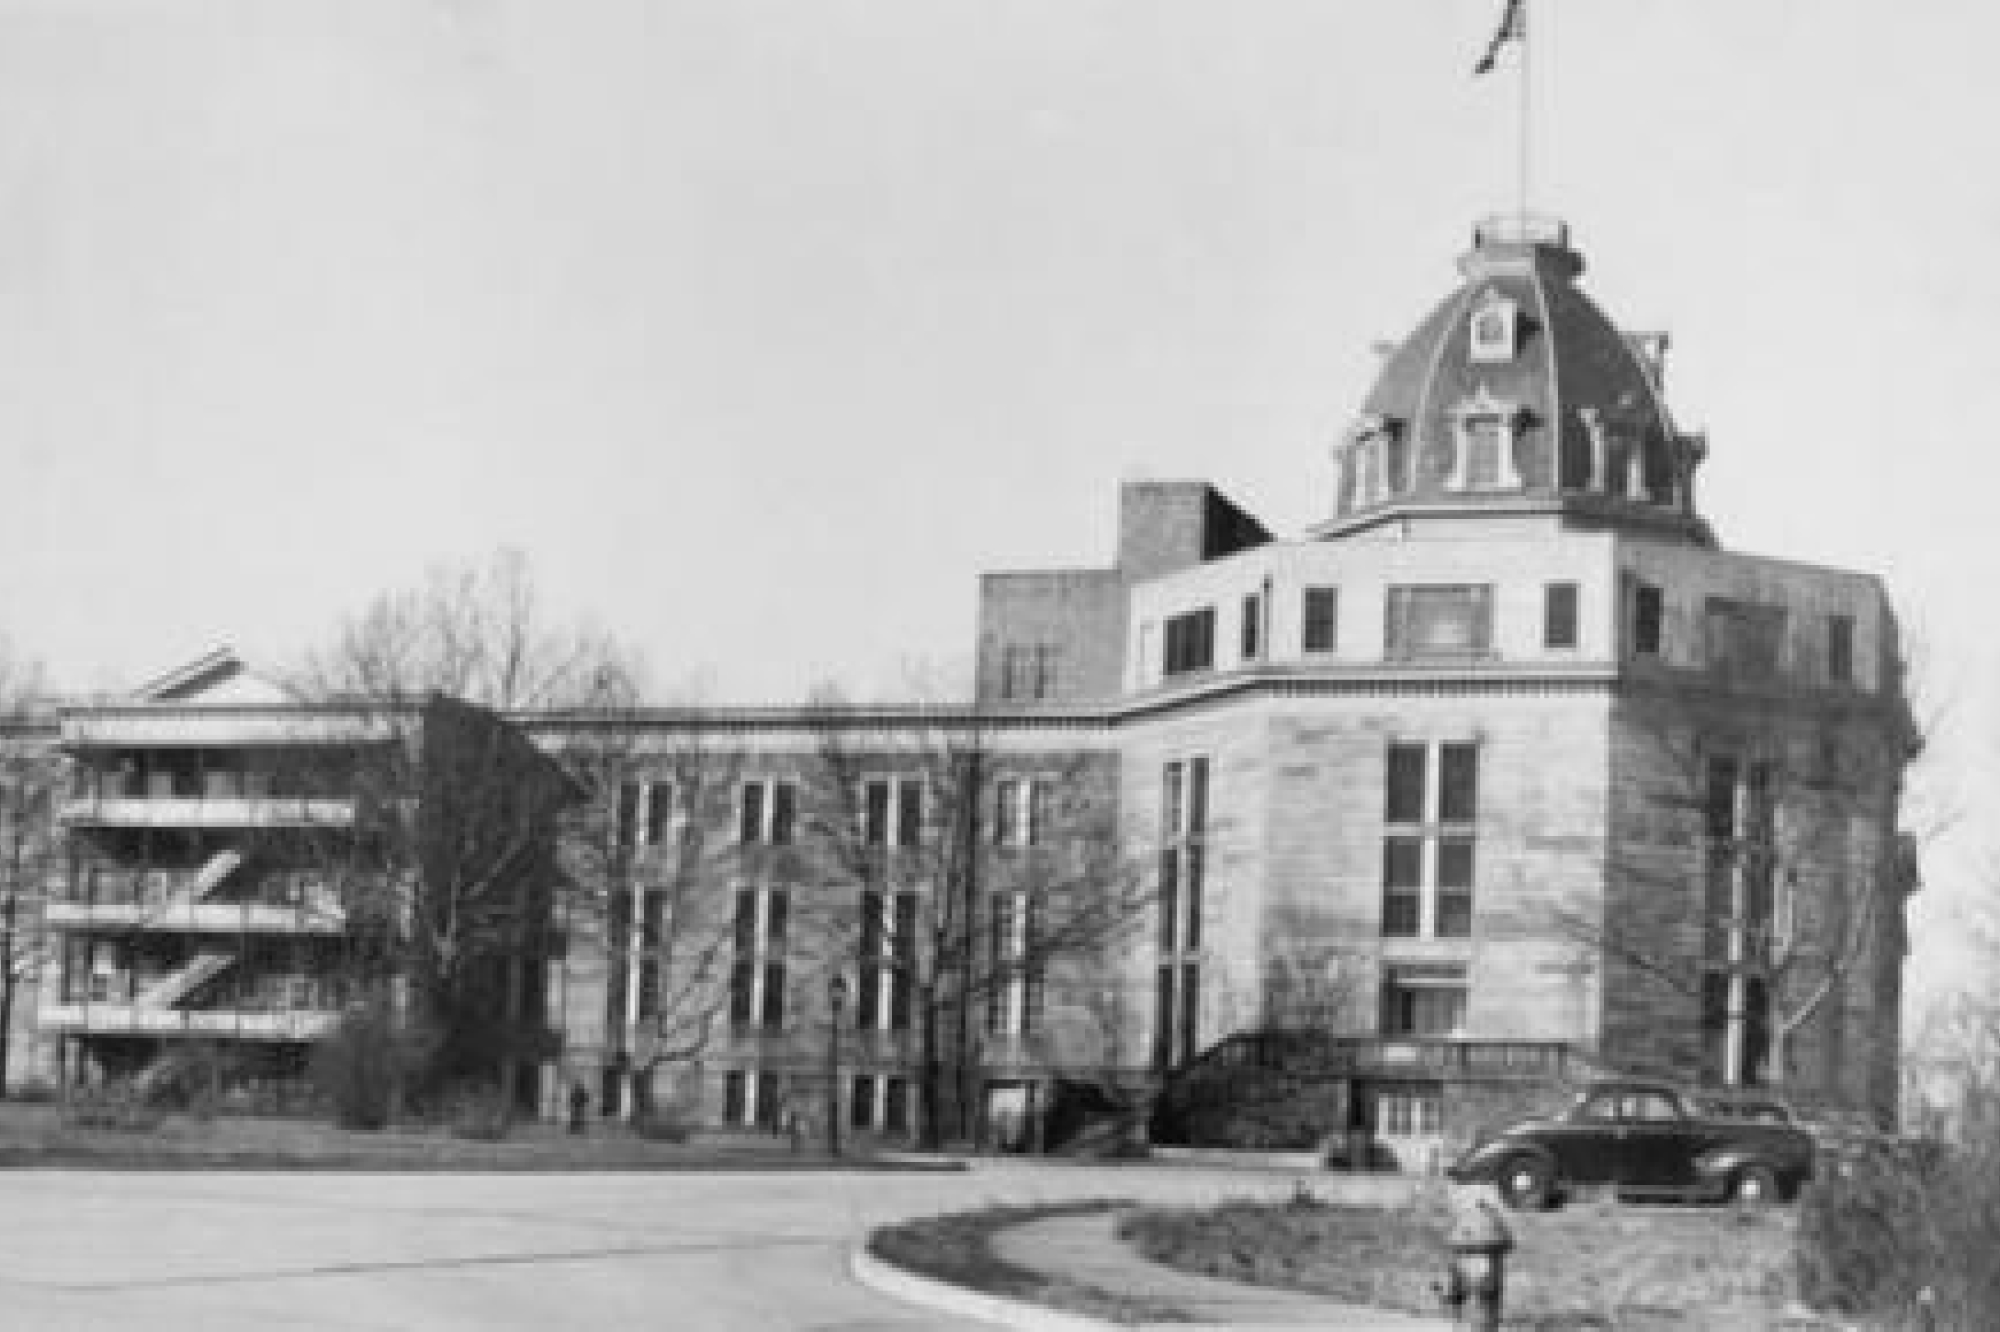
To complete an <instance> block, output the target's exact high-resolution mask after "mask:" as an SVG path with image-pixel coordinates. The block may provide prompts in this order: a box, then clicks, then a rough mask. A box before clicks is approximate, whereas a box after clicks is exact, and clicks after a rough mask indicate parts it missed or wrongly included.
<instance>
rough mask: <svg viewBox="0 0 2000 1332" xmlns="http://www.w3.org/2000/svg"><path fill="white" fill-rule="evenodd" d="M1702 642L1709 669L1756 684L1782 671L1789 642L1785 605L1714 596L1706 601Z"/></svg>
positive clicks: (1714, 673)
mask: <svg viewBox="0 0 2000 1332" xmlns="http://www.w3.org/2000/svg"><path fill="white" fill-rule="evenodd" d="M1702 641H1703V647H1704V650H1705V654H1706V657H1707V665H1708V669H1709V672H1710V673H1711V674H1713V675H1716V676H1719V677H1721V678H1723V679H1725V680H1729V681H1734V682H1738V683H1744V684H1754V683H1757V682H1760V681H1765V680H1770V679H1772V678H1773V677H1775V676H1776V675H1777V673H1778V666H1779V659H1780V657H1781V655H1782V654H1783V651H1784V643H1785V608H1784V607H1782V606H1769V605H1759V604H1757V603H1754V602H1748V601H1736V600H1732V599H1731V598H1728V597H1710V598H1708V600H1707V601H1706V602H1704V603H1703V604H1702Z"/></svg>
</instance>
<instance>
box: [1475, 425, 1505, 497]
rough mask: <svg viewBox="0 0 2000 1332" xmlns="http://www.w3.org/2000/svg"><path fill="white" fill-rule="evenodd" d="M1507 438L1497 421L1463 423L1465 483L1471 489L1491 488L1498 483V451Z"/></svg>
mask: <svg viewBox="0 0 2000 1332" xmlns="http://www.w3.org/2000/svg"><path fill="white" fill-rule="evenodd" d="M1506 446H1507V439H1506V435H1505V433H1504V432H1503V431H1502V430H1501V428H1500V423H1499V422H1498V421H1492V420H1485V421H1467V422H1466V423H1465V484H1466V485H1467V486H1468V487H1469V488H1471V489H1473V490H1492V489H1494V488H1495V487H1497V486H1498V485H1499V484H1500V452H1501V450H1502V449H1504V448H1506Z"/></svg>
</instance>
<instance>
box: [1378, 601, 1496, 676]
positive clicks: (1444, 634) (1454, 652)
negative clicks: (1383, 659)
mask: <svg viewBox="0 0 2000 1332" xmlns="http://www.w3.org/2000/svg"><path fill="white" fill-rule="evenodd" d="M1385 629H1386V633H1385V635H1384V641H1385V642H1386V643H1387V644H1388V650H1389V657H1390V658H1391V659H1392V660H1395V661H1414V660H1422V659H1425V658H1449V657H1479V656H1484V655H1486V654H1487V653H1488V652H1490V651H1491V650H1492V647H1493V589H1492V588H1491V587H1489V586H1485V585H1478V586H1470V585H1467V586H1442V587H1392V588H1390V589H1389V599H1388V623H1387V625H1386V626H1385Z"/></svg>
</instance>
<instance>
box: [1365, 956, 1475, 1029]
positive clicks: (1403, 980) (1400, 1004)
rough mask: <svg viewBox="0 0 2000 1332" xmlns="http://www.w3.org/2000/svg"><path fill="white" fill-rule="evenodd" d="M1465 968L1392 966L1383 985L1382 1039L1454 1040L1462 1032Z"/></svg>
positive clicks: (1453, 966) (1463, 1023)
mask: <svg viewBox="0 0 2000 1332" xmlns="http://www.w3.org/2000/svg"><path fill="white" fill-rule="evenodd" d="M1465 1001H1466V985H1465V968H1464V967H1463V966H1461V965H1458V964H1456V963H1430V964H1410V965H1402V966H1392V967H1390V968H1389V970H1388V974H1387V976H1386V977H1385V978H1384V980H1383V983H1382V1034H1383V1035H1384V1036H1419V1037H1423V1036H1433V1037H1435V1036H1457V1035H1460V1034H1462V1033H1463V1032H1464V1030H1465Z"/></svg>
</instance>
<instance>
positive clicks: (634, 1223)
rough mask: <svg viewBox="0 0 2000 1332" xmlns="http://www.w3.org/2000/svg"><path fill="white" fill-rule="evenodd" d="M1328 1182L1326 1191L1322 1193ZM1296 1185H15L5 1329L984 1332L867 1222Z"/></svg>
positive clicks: (1127, 1174)
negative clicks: (894, 1255)
mask: <svg viewBox="0 0 2000 1332" xmlns="http://www.w3.org/2000/svg"><path fill="white" fill-rule="evenodd" d="M1327 1178H1328V1177H1324V1176H1322V1177H1319V1178H1317V1179H1316V1180H1315V1181H1314V1183H1315V1186H1316V1187H1323V1186H1325V1185H1326V1183H1327ZM1290 1187H1291V1178H1290V1177H1289V1176H1284V1175H1255V1174H1239V1173H1233V1172H1220V1171H1199V1170H1187V1169H1161V1168H1152V1167H1137V1168H1131V1167H1127V1168H1118V1169H1098V1168H1078V1167H1060V1166H1036V1165H1019V1166H1016V1165H1006V1166H997V1167H989V1168H982V1169H979V1170H976V1171H974V1172H972V1173H970V1174H963V1175H943V1174H774V1175H756V1174H719V1175H696V1174H645V1175H594V1174H593V1175H348V1174H324V1175H314V1174H287V1175H257V1174H236V1173H212V1174H177V1173H135V1174H128V1173H112V1172H104V1173H99V1172H91V1171H10V1172H6V1173H4V1174H0V1193H4V1199H5V1206H4V1208H0V1327H4V1328H21V1329H49V1330H50V1332H56V1330H61V1332H68V1330H69V1329H96V1328H134V1327H144V1328H145V1329H146V1330H147V1332H182V1330H185V1332H238V1330H239V1329H253V1328H254V1329H260V1330H261V1329H286V1328H314V1329H386V1328H417V1329H424V1328H447V1329H456V1328H465V1329H473V1328H477V1329H482V1330H483V1329H511V1328H522V1329H528V1328H532V1329H537V1330H538V1332H550V1330H551V1329H564V1328H581V1329H589V1332H617V1330H618V1329H625V1328H631V1329H641V1328H643V1329H688V1332H737V1330H738V1329H742V1330H744V1332H750V1330H752V1329H755V1330H757V1332H762V1330H763V1329H801V1330H803V1329H817V1330H819V1332H870V1330H873V1332H915V1330H916V1329H927V1328H940V1329H949V1328H969V1327H973V1326H976V1325H975V1324H971V1323H965V1322H955V1321H953V1320H951V1319H949V1318H944V1317H940V1316H937V1315H932V1314H928V1313H925V1312H923V1311H921V1310H917V1309H912V1308H911V1307H909V1306H907V1305H902V1304H899V1303H897V1302H895V1301H893V1300H890V1299H888V1298H886V1297H884V1296H880V1295H877V1294H875V1293H873V1292H872V1291H869V1290H866V1289H863V1288H862V1287H860V1286H858V1285H856V1284H855V1283H854V1282H853V1281H852V1280H850V1279H849V1277H848V1276H847V1272H846V1266H845V1259H846V1249H847V1246H848V1244H849V1243H851V1241H852V1240H853V1239H854V1238H855V1237H856V1236H858V1235H859V1234H861V1233H862V1232H863V1231H865V1230H866V1229H867V1228H868V1227H869V1226H872V1225H876V1224H880V1223H882V1222H884V1221H888V1220H894V1219H898V1218H901V1217H906V1216H917V1215H925V1214H929V1213H934V1212H941V1211H952V1210H959V1209H963V1208H968V1207H976V1206H979V1205H981V1204H983V1203H986V1202H989V1201H1026V1200H1038V1199H1058V1198H1084V1197H1131V1198H1143V1199H1151V1200H1162V1201H1165V1200H1188V1201H1196V1200H1203V1199H1212V1198H1217V1197H1222V1196H1242V1195H1246V1194H1250V1193H1256V1192H1272V1191H1287V1190H1289V1189H1290Z"/></svg>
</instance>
